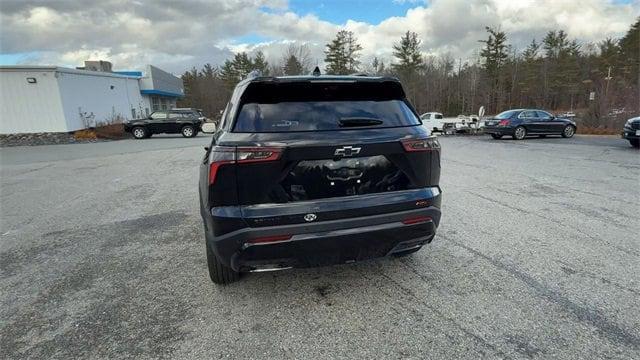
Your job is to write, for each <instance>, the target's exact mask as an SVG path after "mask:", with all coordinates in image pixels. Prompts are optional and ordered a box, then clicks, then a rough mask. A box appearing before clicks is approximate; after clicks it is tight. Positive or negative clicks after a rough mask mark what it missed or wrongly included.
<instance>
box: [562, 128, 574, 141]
mask: <svg viewBox="0 0 640 360" xmlns="http://www.w3.org/2000/svg"><path fill="white" fill-rule="evenodd" d="M575 133H576V128H575V127H574V126H573V125H567V126H565V127H564V129H563V130H562V137H563V138H567V139H568V138H570V137H573V134H575Z"/></svg>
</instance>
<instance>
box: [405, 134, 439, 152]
mask: <svg viewBox="0 0 640 360" xmlns="http://www.w3.org/2000/svg"><path fill="white" fill-rule="evenodd" d="M402 146H403V147H404V150H405V151H407V152H414V151H431V150H439V149H440V142H439V141H438V139H437V138H436V137H435V136H431V137H428V138H424V139H405V140H402Z"/></svg>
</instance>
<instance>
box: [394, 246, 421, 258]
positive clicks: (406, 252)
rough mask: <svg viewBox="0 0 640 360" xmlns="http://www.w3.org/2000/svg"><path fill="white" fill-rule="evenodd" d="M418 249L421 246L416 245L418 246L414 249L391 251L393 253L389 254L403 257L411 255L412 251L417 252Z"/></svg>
mask: <svg viewBox="0 0 640 360" xmlns="http://www.w3.org/2000/svg"><path fill="white" fill-rule="evenodd" d="M420 249H422V246H421V247H418V248H415V249H409V250H405V251H401V252H397V253H393V254H391V256H393V257H405V256H408V255H411V254H413V253H416V252H418V251H419V250H420Z"/></svg>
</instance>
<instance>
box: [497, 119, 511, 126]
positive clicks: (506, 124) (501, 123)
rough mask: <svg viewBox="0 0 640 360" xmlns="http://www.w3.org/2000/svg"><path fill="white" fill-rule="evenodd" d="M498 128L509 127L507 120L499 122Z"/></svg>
mask: <svg viewBox="0 0 640 360" xmlns="http://www.w3.org/2000/svg"><path fill="white" fill-rule="evenodd" d="M498 126H509V120H500V122H499V123H498Z"/></svg>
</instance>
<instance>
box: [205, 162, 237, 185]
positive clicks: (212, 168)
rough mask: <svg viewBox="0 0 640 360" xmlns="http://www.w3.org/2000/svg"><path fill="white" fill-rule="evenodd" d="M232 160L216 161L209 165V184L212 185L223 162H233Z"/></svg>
mask: <svg viewBox="0 0 640 360" xmlns="http://www.w3.org/2000/svg"><path fill="white" fill-rule="evenodd" d="M233 163H235V161H234V160H224V161H216V162H214V163H211V165H209V185H213V183H215V182H216V175H218V169H219V168H220V166H222V165H225V164H233Z"/></svg>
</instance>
